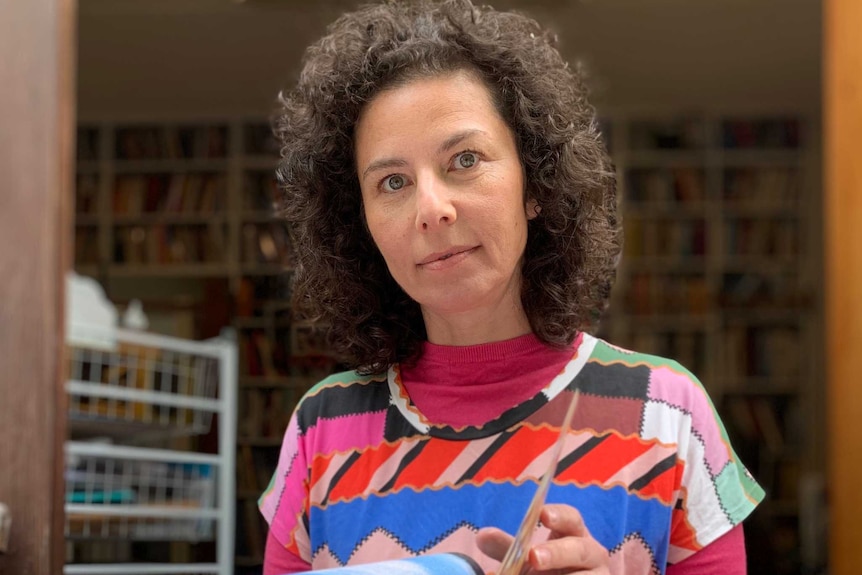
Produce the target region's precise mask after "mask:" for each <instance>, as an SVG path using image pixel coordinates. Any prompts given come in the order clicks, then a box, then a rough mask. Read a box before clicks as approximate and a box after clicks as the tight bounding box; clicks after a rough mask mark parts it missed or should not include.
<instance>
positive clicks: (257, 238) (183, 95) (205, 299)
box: [64, 0, 828, 575]
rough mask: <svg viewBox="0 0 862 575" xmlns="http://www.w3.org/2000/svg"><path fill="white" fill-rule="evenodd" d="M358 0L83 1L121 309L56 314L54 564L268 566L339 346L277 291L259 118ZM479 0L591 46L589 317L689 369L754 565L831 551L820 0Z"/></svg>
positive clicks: (808, 574) (816, 559) (90, 257)
mask: <svg viewBox="0 0 862 575" xmlns="http://www.w3.org/2000/svg"><path fill="white" fill-rule="evenodd" d="M357 4H358V2H356V1H354V0H321V1H319V2H299V1H292V0H146V1H138V2H132V1H128V0H123V1H116V0H79V7H78V22H77V25H78V32H77V34H78V37H77V47H78V61H77V80H76V83H77V111H76V115H77V120H76V122H77V129H76V134H77V137H76V163H75V168H74V169H75V198H74V271H75V273H76V274H77V276H78V277H77V278H76V281H77V282H78V285H79V287H80V286H83V287H81V288H80V289H81V292H82V293H83V294H84V295H82V296H81V297H82V298H83V299H86V298H85V296H86V293H87V290H90V292H94V291H95V292H99V290H101V292H102V293H103V294H104V297H105V298H106V299H107V301H109V302H110V304H111V306H113V309H114V310H116V314H117V318H118V319H117V322H118V323H120V324H123V325H124V326H125V327H124V328H123V329H120V330H119V331H117V335H116V341H115V342H114V344H115V345H113V347H108V348H103V347H100V346H99V342H98V341H97V340H98V337H96V338H93V337H89V338H88V334H87V333H86V330H83V331H82V332H81V333H79V334H78V335H79V337H77V338H76V337H72V336H73V335H74V332H71V331H70V337H69V347H70V349H69V353H68V358H67V359H68V366H66V367H65V368H64V369H66V370H67V371H66V373H67V376H68V379H69V382H68V384H67V387H66V390H67V393H68V398H69V401H68V417H69V437H68V444H67V449H66V460H65V481H66V485H67V490H66V498H65V503H64V504H65V507H66V516H65V537H66V545H65V553H66V562H67V564H68V565H67V566H68V568H69V571H68V572H69V573H85V572H89V571H87V569H88V568H89V567H88V566H90V565H92V564H110V565H119V566H122V565H124V564H128V563H140V562H148V563H153V564H155V563H159V564H165V565H172V566H175V567H176V569H177V571H176V573H191V572H192V571H189V570H188V569H191V568H192V566H197V567H196V568H199V569H200V571H195V572H200V573H218V574H220V575H226V574H227V573H236V574H237V575H254V574H260V573H261V572H262V571H261V570H262V563H263V553H264V546H265V544H266V538H267V530H266V529H267V528H266V524H265V523H264V521H263V519H262V517H261V514H260V512H259V510H258V498H259V497H260V496H261V494H262V492H263V491H264V490H265V489H266V488H267V485H268V484H269V482H270V479H271V477H272V474H273V472H274V470H275V466H276V463H277V459H278V455H279V450H280V446H281V443H282V438H283V436H284V433H285V428H286V426H287V424H288V421H289V419H290V416H291V413H292V410H293V408H294V407H295V406H296V404H297V402H298V401H299V400H300V398H301V397H302V396H303V394H304V393H305V392H306V391H307V390H308V389H309V388H310V387H311V386H313V385H314V384H315V383H316V382H318V381H320V380H321V379H323V378H324V377H326V376H327V375H328V374H330V373H333V372H335V371H337V370H340V369H341V365H340V364H339V362H338V358H337V357H334V356H333V355H332V354H330V353H329V350H328V349H327V339H326V334H325V326H319V325H313V324H307V323H305V322H302V321H297V320H296V319H295V318H294V317H293V314H292V309H291V305H290V290H291V278H292V263H293V258H294V256H293V253H292V246H291V237H290V235H289V233H288V230H287V228H286V226H285V225H284V224H283V222H282V221H281V219H280V216H279V215H278V214H277V213H276V211H275V210H274V209H273V206H274V205H275V204H276V202H277V200H278V196H279V189H278V186H277V183H276V179H275V169H276V167H277V165H278V160H279V149H278V144H277V142H276V140H275V138H274V137H273V133H272V129H271V126H270V122H269V117H270V114H271V112H272V111H273V109H274V106H275V102H276V96H277V95H278V93H279V91H280V90H285V89H290V87H291V85H292V83H294V82H295V81H296V74H297V72H298V70H299V66H300V61H301V57H302V52H303V50H304V48H305V46H307V45H308V44H309V43H311V42H312V41H314V40H315V39H316V38H318V37H319V36H320V35H321V34H322V33H323V32H324V30H325V27H326V25H327V24H328V23H329V22H331V21H332V20H333V19H334V18H335V17H336V16H337V15H338V14H339V13H340V12H342V11H344V10H346V9H349V8H352V7H354V6H356V5H357ZM491 4H492V5H494V6H495V7H498V8H515V9H520V10H523V11H525V12H526V13H528V14H529V15H531V16H533V17H535V18H536V19H537V20H539V21H540V22H542V23H543V24H545V25H548V26H549V27H551V28H552V29H554V30H555V31H556V32H557V33H558V34H559V38H560V46H561V50H562V51H563V53H564V55H565V57H566V58H568V59H569V60H570V61H571V62H581V63H583V64H584V66H585V69H586V70H587V72H588V84H589V86H590V89H591V98H592V101H593V103H594V104H595V106H596V109H597V112H598V116H599V118H600V121H601V130H602V135H603V137H604V139H605V142H606V145H607V147H608V150H609V152H610V155H611V157H612V159H613V162H614V165H615V169H616V175H617V178H618V193H619V196H618V197H619V205H620V209H621V213H622V220H623V230H624V238H625V239H624V249H623V255H622V258H621V259H620V261H619V266H618V270H617V279H616V283H615V285H614V288H613V293H612V300H611V301H612V303H611V305H610V307H609V310H608V312H607V314H606V316H605V317H604V318H602V321H601V323H600V328H599V331H598V332H597V333H596V334H595V335H597V336H598V337H600V338H603V339H606V340H607V341H609V342H611V343H613V344H615V345H618V346H621V347H623V348H627V349H634V350H637V351H640V352H645V353H651V354H656V355H660V356H664V357H670V358H673V359H675V360H677V361H679V363H680V364H682V365H684V366H686V367H687V368H688V369H689V370H691V372H693V373H694V374H695V375H696V376H697V377H698V378H699V379H700V381H701V382H702V383H703V385H704V387H705V389H706V390H707V392H708V393H709V396H710V397H711V399H712V401H713V403H714V405H715V409H716V411H717V413H718V414H719V415H720V417H721V420H722V421H723V423H724V425H725V427H726V431H727V434H728V436H729V438H730V440H731V443H732V445H733V446H734V449H735V450H736V452H737V454H738V455H739V457H740V459H741V460H742V462H743V463H744V464H745V465H746V467H747V468H748V469H749V470H750V472H751V474H752V475H753V476H754V477H755V478H756V480H757V481H758V483H759V484H760V485H761V486H762V487H763V488H764V490H765V491H766V498H765V500H764V501H763V503H761V504H760V505H759V506H758V507H757V508H756V510H755V511H754V512H753V514H752V515H751V516H750V517H749V518H748V519H746V521H745V524H744V527H745V537H746V548H747V561H748V567H749V572H750V573H754V574H772V575H803V574H804V575H814V574H819V573H826V572H827V567H828V566H827V545H828V543H827V539H826V537H827V536H826V528H825V526H826V524H827V512H828V509H827V505H826V482H825V473H826V472H825V468H826V459H825V458H826V455H825V450H824V449H822V448H821V447H822V446H823V445H824V443H825V441H826V433H827V431H826V426H827V423H826V421H825V415H824V414H825V392H824V388H823V386H822V384H821V382H822V378H821V374H822V372H823V370H824V357H823V355H824V352H823V344H822V341H823V329H824V327H823V325H824V317H823V315H824V306H823V296H824V286H823V273H824V272H823V259H822V258H821V257H820V254H821V252H822V250H823V230H822V225H821V221H822V217H821V216H822V210H823V207H822V192H821V187H822V186H821V181H822V166H821V163H822V162H821V160H822V143H821V142H822V140H821V132H822V127H821V106H822V102H821V99H822V96H821V53H822V48H821V6H820V2H818V1H809V0H782V1H779V0H763V1H760V2H743V1H741V0H713V1H710V2H691V1H685V0H651V1H644V0H638V1H635V0H580V1H575V0H566V1H559V2H557V1H552V0H539V1H535V2H528V1H527V0H504V1H500V2H491ZM87 278H89V279H90V280H94V282H95V283H92V282H88V279H87ZM91 335H92V334H91ZM183 565H184V566H185V567H183ZM162 568H163V569H170V567H162ZM183 569H186V570H183ZM93 572H96V571H93ZM98 572H100V573H101V572H102V571H98ZM158 572H159V573H168V572H170V573H173V572H174V571H167V570H166V571H158Z"/></svg>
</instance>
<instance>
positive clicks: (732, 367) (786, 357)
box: [722, 325, 806, 379]
mask: <svg viewBox="0 0 862 575" xmlns="http://www.w3.org/2000/svg"><path fill="white" fill-rule="evenodd" d="M722 349H723V350H724V354H723V363H724V368H725V369H726V370H727V372H728V373H734V374H740V375H743V376H752V377H767V378H777V379H781V378H796V377H798V376H799V375H800V374H801V372H802V362H803V360H804V357H805V353H806V350H805V349H804V346H803V343H802V336H801V334H800V331H799V327H798V326H796V325H791V326H788V325H730V326H727V327H725V328H724V330H723V332H722Z"/></svg>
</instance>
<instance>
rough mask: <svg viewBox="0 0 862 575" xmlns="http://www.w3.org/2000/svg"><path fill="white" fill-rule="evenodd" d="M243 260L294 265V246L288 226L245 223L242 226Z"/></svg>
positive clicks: (287, 265)
mask: <svg viewBox="0 0 862 575" xmlns="http://www.w3.org/2000/svg"><path fill="white" fill-rule="evenodd" d="M242 235H243V245H242V261H244V262H247V263H261V264H281V265H283V266H285V267H290V266H291V265H293V261H294V257H293V247H292V245H291V242H290V236H289V235H288V233H287V228H286V227H285V226H284V225H282V224H278V223H272V224H258V225H255V224H245V225H244V226H243V228H242Z"/></svg>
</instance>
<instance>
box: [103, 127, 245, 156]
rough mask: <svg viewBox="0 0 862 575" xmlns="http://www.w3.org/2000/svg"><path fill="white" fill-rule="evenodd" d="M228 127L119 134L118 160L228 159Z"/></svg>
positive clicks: (134, 130)
mask: <svg viewBox="0 0 862 575" xmlns="http://www.w3.org/2000/svg"><path fill="white" fill-rule="evenodd" d="M227 133H228V132H227V127H226V126H189V127H179V126H177V127H170V126H137V127H125V128H120V129H118V130H117V132H116V149H115V154H116V155H115V157H116V158H117V159H118V160H169V159H194V158H224V157H226V156H227Z"/></svg>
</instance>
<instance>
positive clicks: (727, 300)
mask: <svg viewBox="0 0 862 575" xmlns="http://www.w3.org/2000/svg"><path fill="white" fill-rule="evenodd" d="M809 299H810V298H809V297H808V296H807V295H806V293H805V292H804V291H803V290H802V288H801V286H800V285H799V277H798V275H797V274H796V273H791V272H787V273H765V272H760V271H750V272H733V273H725V274H722V277H721V289H720V291H719V301H718V304H719V306H720V307H721V308H723V309H745V310H759V311H764V312H766V311H775V310H778V311H781V310H799V309H802V308H804V307H806V306H808V305H810V303H811V302H810V301H809Z"/></svg>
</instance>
